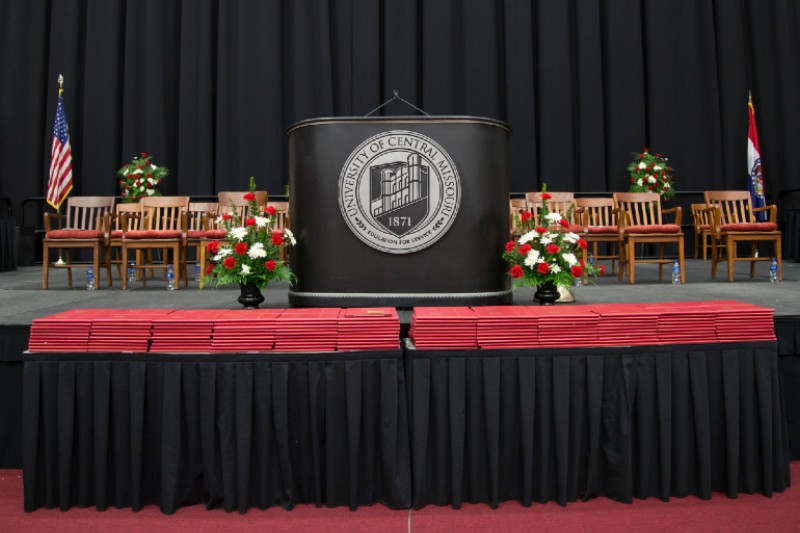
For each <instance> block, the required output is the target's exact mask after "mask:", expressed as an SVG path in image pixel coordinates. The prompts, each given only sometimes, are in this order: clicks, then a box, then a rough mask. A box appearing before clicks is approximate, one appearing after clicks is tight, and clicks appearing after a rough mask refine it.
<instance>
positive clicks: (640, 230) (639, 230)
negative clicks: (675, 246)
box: [623, 224, 681, 235]
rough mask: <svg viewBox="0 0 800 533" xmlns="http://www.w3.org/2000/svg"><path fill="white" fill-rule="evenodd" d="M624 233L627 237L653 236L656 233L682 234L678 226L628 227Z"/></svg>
mask: <svg viewBox="0 0 800 533" xmlns="http://www.w3.org/2000/svg"><path fill="white" fill-rule="evenodd" d="M623 231H624V233H625V235H630V234H631V233H635V234H639V235H651V234H655V233H680V232H681V227H680V226H678V225H677V224H651V225H649V226H628V227H627V228H625V229H624V230H623Z"/></svg>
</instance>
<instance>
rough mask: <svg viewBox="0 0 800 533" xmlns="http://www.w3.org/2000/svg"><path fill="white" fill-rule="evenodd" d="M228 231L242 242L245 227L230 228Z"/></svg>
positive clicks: (245, 231) (245, 230)
mask: <svg viewBox="0 0 800 533" xmlns="http://www.w3.org/2000/svg"><path fill="white" fill-rule="evenodd" d="M228 233H229V234H230V236H231V237H233V238H234V239H236V240H237V241H239V242H242V241H243V240H244V236H245V235H247V228H231V229H230V231H229V232H228Z"/></svg>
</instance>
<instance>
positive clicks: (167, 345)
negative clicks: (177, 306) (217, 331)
mask: <svg viewBox="0 0 800 533" xmlns="http://www.w3.org/2000/svg"><path fill="white" fill-rule="evenodd" d="M226 312H227V311H226V310H225V309H187V310H181V311H175V312H174V313H171V314H170V315H167V316H165V317H163V318H158V319H156V320H154V321H153V339H152V341H151V343H150V351H151V352H156V353H197V352H210V351H211V334H212V332H213V330H214V321H215V320H216V319H217V318H218V317H219V316H221V315H223V314H224V313H226Z"/></svg>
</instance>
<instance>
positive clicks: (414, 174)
mask: <svg viewBox="0 0 800 533" xmlns="http://www.w3.org/2000/svg"><path fill="white" fill-rule="evenodd" d="M460 202H461V183H460V181H459V177H458V170H457V169H456V166H455V164H453V160H452V159H451V158H450V156H449V155H448V154H447V152H446V151H445V150H444V149H443V148H442V147H441V146H439V144H438V143H437V142H436V141H434V140H433V139H431V138H429V137H426V136H425V135H421V134H419V133H416V132H411V131H387V132H384V133H381V134H378V135H375V136H374V137H371V138H369V139H367V140H366V141H364V142H363V143H361V144H360V145H359V146H358V147H357V148H356V149H355V150H353V152H352V153H351V154H350V157H349V158H348V159H347V162H345V164H344V166H343V167H342V172H341V175H340V176H339V207H340V208H341V210H342V216H343V217H344V219H345V221H346V222H347V225H348V226H349V227H350V229H351V230H352V231H353V233H354V234H355V235H356V236H357V237H358V238H359V239H361V240H362V241H363V242H364V243H365V244H367V245H369V246H371V247H372V248H375V249H377V250H380V251H382V252H387V253H391V254H407V253H411V252H417V251H419V250H422V249H424V248H427V247H428V246H431V245H432V244H433V243H435V242H436V241H438V240H439V239H441V238H442V237H443V236H444V234H445V233H447V230H449V229H450V226H451V225H452V223H453V221H454V220H455V218H456V214H457V213H458V207H459V204H460Z"/></svg>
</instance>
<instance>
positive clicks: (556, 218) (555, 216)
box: [544, 212, 561, 224]
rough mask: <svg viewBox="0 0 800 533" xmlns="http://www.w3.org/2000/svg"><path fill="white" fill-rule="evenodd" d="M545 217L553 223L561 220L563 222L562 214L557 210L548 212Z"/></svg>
mask: <svg viewBox="0 0 800 533" xmlns="http://www.w3.org/2000/svg"><path fill="white" fill-rule="evenodd" d="M544 218H546V219H547V221H548V222H550V223H551V224H558V223H559V222H561V215H559V214H558V213H555V212H550V213H547V214H546V215H545V216H544Z"/></svg>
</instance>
